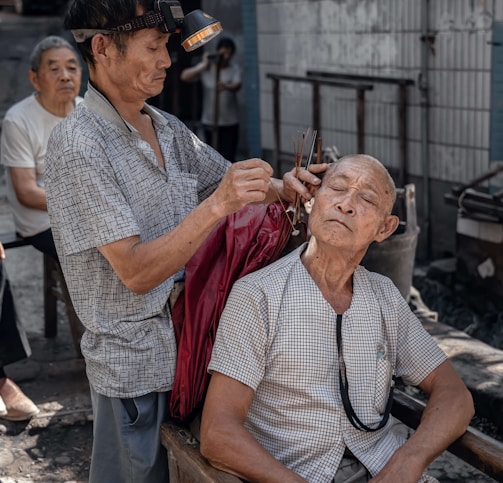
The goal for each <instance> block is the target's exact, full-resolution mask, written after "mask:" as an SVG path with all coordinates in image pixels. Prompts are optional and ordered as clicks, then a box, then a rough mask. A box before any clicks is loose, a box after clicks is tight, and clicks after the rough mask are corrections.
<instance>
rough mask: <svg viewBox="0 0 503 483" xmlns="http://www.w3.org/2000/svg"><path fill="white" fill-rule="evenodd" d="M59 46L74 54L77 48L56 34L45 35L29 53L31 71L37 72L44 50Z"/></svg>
mask: <svg viewBox="0 0 503 483" xmlns="http://www.w3.org/2000/svg"><path fill="white" fill-rule="evenodd" d="M59 47H65V48H67V49H70V50H71V51H73V52H75V55H77V58H78V53H77V50H76V49H75V48H74V47H73V45H72V44H71V43H70V42H68V41H67V40H65V39H64V38H63V37H58V36H57V35H50V36H49V37H45V38H44V39H42V40H41V41H40V42H39V43H38V44H37V45H35V47H34V48H33V50H32V52H31V55H30V66H31V67H30V68H31V70H32V71H33V72H37V71H38V69H39V68H40V63H41V62H42V55H43V54H44V52H45V51H46V50H49V49H57V48H59Z"/></svg>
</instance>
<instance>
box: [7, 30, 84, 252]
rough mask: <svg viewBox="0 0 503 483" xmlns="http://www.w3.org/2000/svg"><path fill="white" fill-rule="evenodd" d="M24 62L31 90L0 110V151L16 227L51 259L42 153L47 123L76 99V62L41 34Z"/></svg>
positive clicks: (61, 43)
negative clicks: (0, 117) (27, 63)
mask: <svg viewBox="0 0 503 483" xmlns="http://www.w3.org/2000/svg"><path fill="white" fill-rule="evenodd" d="M30 62H31V69H30V71H29V72H28V77H29V79H30V82H31V83H32V85H33V87H34V89H35V92H34V94H33V95H31V96H29V97H27V98H25V99H23V100H22V101H19V102H18V103H16V104H14V105H13V106H12V107H11V108H10V109H9V110H8V111H7V113H6V114H5V118H4V120H3V123H2V137H1V146H0V156H1V162H2V164H3V165H4V166H6V168H7V169H6V172H5V179H6V188H7V199H8V201H9V205H10V207H11V209H12V214H13V218H14V224H15V226H16V231H17V232H18V233H19V234H20V235H21V236H22V237H23V238H25V239H26V240H27V241H29V242H30V243H31V244H32V245H33V246H34V247H35V248H36V249H37V250H40V251H41V252H43V253H47V254H48V255H50V256H52V257H53V258H54V259H55V260H57V253H56V249H55V247H54V240H53V238H52V233H51V227H50V221H49V214H48V213H47V202H46V196H45V187H44V167H45V156H46V151H47V141H48V139H49V135H50V134H51V131H52V129H53V128H54V126H55V125H56V124H57V123H58V122H60V121H61V120H62V119H64V118H65V117H66V116H67V115H68V114H69V113H70V112H71V111H72V110H73V108H74V107H75V105H76V104H77V103H78V102H80V100H81V98H79V97H78V93H79V90H80V81H81V76H82V68H81V65H80V61H79V57H78V53H77V52H76V51H75V49H74V48H73V47H72V46H71V44H70V43H69V42H67V41H66V40H65V39H63V38H61V37H57V36H49V37H46V38H44V39H43V40H41V41H40V42H39V43H38V44H37V45H36V46H35V47H34V49H33V51H32V53H31V56H30Z"/></svg>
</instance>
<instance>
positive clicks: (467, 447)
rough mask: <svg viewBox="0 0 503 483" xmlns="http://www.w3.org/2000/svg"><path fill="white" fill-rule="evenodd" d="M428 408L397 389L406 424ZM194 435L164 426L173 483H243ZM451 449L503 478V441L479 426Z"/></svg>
mask: <svg viewBox="0 0 503 483" xmlns="http://www.w3.org/2000/svg"><path fill="white" fill-rule="evenodd" d="M424 407H425V405H424V403H422V402H420V401H418V400H416V399H415V398H412V397H411V396H409V395H407V394H405V393H404V392H402V391H400V390H395V396H394V400H393V408H392V414H393V416H394V417H395V418H396V419H398V420H399V421H401V422H402V423H404V424H405V425H406V426H409V427H410V428H412V429H416V428H417V426H418V424H419V421H420V419H421V414H422V412H423V410H424ZM196 425H197V422H196ZM194 434H195V435H197V434H198V428H197V427H196V428H195V429H192V427H191V428H190V429H189V428H183V427H181V426H177V425H176V424H173V423H164V424H163V425H162V426H161V442H162V445H163V446H164V447H165V448H166V450H167V453H168V465H169V478H170V480H169V481H170V483H241V482H242V480H241V479H239V478H237V477H235V476H233V475H230V474H229V473H225V472H223V471H219V470H217V469H215V468H213V467H212V466H211V465H210V464H209V463H208V462H207V460H206V459H205V458H203V456H202V455H201V453H200V452H199V443H198V440H197V438H196V437H195V436H194ZM447 451H449V452H450V453H452V454H454V455H455V456H457V457H458V458H460V459H461V460H463V461H465V462H466V463H468V464H470V465H471V466H473V467H475V468H477V469H478V470H479V471H481V472H482V473H484V474H486V475H488V476H490V477H491V478H494V479H495V480H496V481H503V443H501V442H499V441H497V440H495V439H493V438H491V437H489V436H487V435H485V434H483V433H481V432H480V431H478V430H476V429H475V428H472V427H471V426H470V427H469V428H468V430H467V431H466V433H465V434H464V435H463V436H461V437H460V438H459V439H457V440H456V441H455V442H454V443H453V444H452V445H451V446H449V448H448V449H447Z"/></svg>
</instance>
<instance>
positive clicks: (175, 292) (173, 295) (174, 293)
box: [169, 281, 185, 310]
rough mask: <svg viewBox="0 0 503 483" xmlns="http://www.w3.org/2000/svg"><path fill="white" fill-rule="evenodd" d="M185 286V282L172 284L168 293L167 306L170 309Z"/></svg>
mask: <svg viewBox="0 0 503 483" xmlns="http://www.w3.org/2000/svg"><path fill="white" fill-rule="evenodd" d="M184 288H185V282H183V281H181V282H175V283H174V284H173V288H172V289H171V292H170V294H169V307H170V309H171V310H173V307H174V306H175V303H176V301H177V300H178V297H179V296H180V294H181V293H182V292H183V289H184Z"/></svg>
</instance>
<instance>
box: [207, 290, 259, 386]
mask: <svg viewBox="0 0 503 483" xmlns="http://www.w3.org/2000/svg"><path fill="white" fill-rule="evenodd" d="M266 319H267V317H266V314H265V299H264V297H263V294H261V291H260V290H258V289H256V288H255V287H254V286H252V285H250V284H248V283H246V282H243V281H238V282H236V284H235V285H234V287H233V288H232V290H231V293H230V295H229V297H228V299H227V303H226V306H225V309H224V311H223V313H222V317H221V319H220V324H219V327H218V330H217V335H216V339H215V344H214V346H213V352H212V356H211V360H210V363H209V366H208V371H209V372H213V371H216V372H220V373H222V374H224V375H226V376H228V377H231V378H233V379H236V380H238V381H240V382H241V383H243V384H246V385H247V386H249V387H251V388H252V389H253V390H254V391H256V389H257V387H258V385H259V384H260V382H261V381H262V379H263V377H264V374H265V368H266V349H267V341H268V331H267V320H266Z"/></svg>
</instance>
